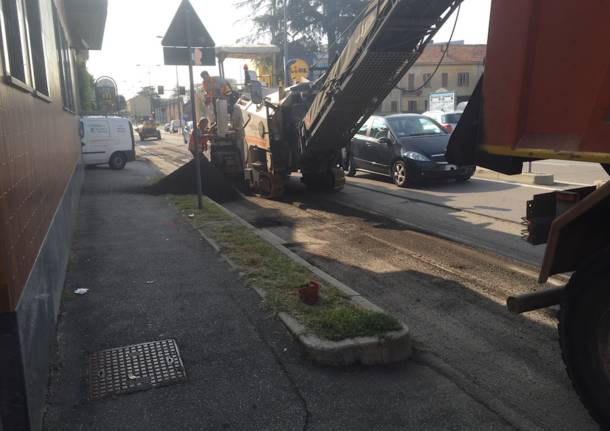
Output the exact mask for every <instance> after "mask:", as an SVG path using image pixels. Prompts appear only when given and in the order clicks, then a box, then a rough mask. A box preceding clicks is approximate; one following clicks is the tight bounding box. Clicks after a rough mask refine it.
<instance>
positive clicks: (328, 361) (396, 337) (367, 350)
mask: <svg viewBox="0 0 610 431" xmlns="http://www.w3.org/2000/svg"><path fill="white" fill-rule="evenodd" d="M204 199H206V200H207V201H208V202H210V203H211V204H212V205H215V206H216V207H218V208H219V209H221V210H222V211H223V212H225V213H226V214H227V215H228V216H229V217H231V218H232V219H234V220H235V221H237V222H238V223H240V224H242V225H243V226H245V227H247V228H248V229H250V230H252V231H253V232H254V233H255V234H256V235H257V236H259V237H260V238H261V239H263V240H264V241H266V242H267V243H269V244H270V245H272V246H273V247H274V248H276V249H277V250H278V251H280V252H282V253H283V254H284V255H286V256H287V257H288V258H290V259H292V260H293V261H295V262H296V263H298V264H300V265H303V266H305V267H306V268H307V269H308V270H310V271H311V272H312V273H314V274H315V275H316V276H318V277H320V279H322V280H323V281H325V282H327V283H328V284H330V285H331V286H333V287H335V288H336V289H338V290H339V291H340V292H342V293H343V294H344V295H345V296H346V297H347V298H348V299H349V300H350V301H351V302H352V303H353V304H355V305H358V306H359V307H361V308H363V309H365V310H370V311H378V312H384V310H383V309H382V308H380V307H378V306H377V305H375V304H373V303H372V302H370V301H369V300H367V299H366V298H364V297H363V296H361V295H360V294H359V293H358V292H356V291H355V290H353V289H351V288H350V287H348V286H347V285H345V284H343V283H341V282H340V281H339V280H337V279H336V278H334V277H333V276H331V275H330V274H327V273H326V272H324V271H322V270H320V269H319V268H317V267H315V266H313V265H312V264H310V263H309V262H307V261H306V260H305V259H303V258H302V257H301V256H299V255H297V254H296V253H294V252H293V251H291V250H289V249H288V248H286V247H285V246H284V245H283V243H284V241H283V240H282V239H281V238H279V237H278V236H276V235H275V234H273V233H271V232H269V231H264V230H261V229H257V228H255V227H254V226H252V225H251V224H250V223H248V222H247V221H246V220H244V219H242V218H241V217H239V216H238V215H237V214H235V213H233V212H232V211H230V210H228V209H227V208H225V207H223V206H222V205H220V204H218V203H216V202H214V201H213V200H211V199H209V198H208V197H206V196H204ZM203 237H204V238H205V239H206V240H207V241H212V243H213V246H214V245H216V247H218V245H217V244H216V243H215V242H214V241H213V240H211V238H208V237H207V236H206V235H203ZM216 247H214V248H216ZM219 253H221V252H220V251H219ZM221 254H222V253H221ZM223 257H224V255H223ZM251 287H253V286H251ZM254 290H255V291H256V293H258V295H259V296H260V297H261V298H262V299H265V296H266V293H265V292H264V291H263V290H262V289H258V288H254ZM278 317H279V318H280V320H281V322H282V323H283V324H284V326H285V327H286V328H287V329H288V331H289V332H290V333H291V334H292V336H293V337H294V338H295V339H296V340H297V341H298V342H299V343H300V344H301V345H302V346H303V347H304V348H305V350H306V352H307V354H308V355H309V356H310V357H311V358H312V359H313V360H314V361H315V362H317V363H319V364H322V365H333V366H346V365H351V364H354V363H361V364H363V365H378V364H390V363H395V362H400V361H404V360H406V359H408V358H410V357H411V354H412V352H413V346H412V342H411V334H410V332H409V328H408V327H407V325H405V324H404V323H402V322H400V323H401V326H402V329H400V330H398V331H389V332H386V333H385V334H383V335H380V336H375V337H356V338H348V339H345V340H341V341H330V340H326V339H322V338H320V337H318V336H316V335H314V334H312V333H310V332H309V331H308V330H307V328H306V327H305V326H304V325H302V324H301V323H299V322H298V321H297V320H296V319H295V318H293V317H292V316H290V315H289V314H287V313H285V312H280V313H278Z"/></svg>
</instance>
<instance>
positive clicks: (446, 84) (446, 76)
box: [441, 73, 449, 88]
mask: <svg viewBox="0 0 610 431" xmlns="http://www.w3.org/2000/svg"><path fill="white" fill-rule="evenodd" d="M442 79H443V84H442V85H441V86H442V87H443V88H447V87H449V74H448V73H443V78H442Z"/></svg>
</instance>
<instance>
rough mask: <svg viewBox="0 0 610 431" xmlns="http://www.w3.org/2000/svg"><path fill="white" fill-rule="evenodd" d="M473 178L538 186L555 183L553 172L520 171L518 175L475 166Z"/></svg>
mask: <svg viewBox="0 0 610 431" xmlns="http://www.w3.org/2000/svg"><path fill="white" fill-rule="evenodd" d="M474 177H475V178H483V179H487V180H502V181H508V182H513V183H521V184H535V185H539V186H552V185H554V184H555V177H554V176H553V174H543V173H527V172H526V173H522V174H518V175H504V174H500V173H498V172H495V171H491V170H489V169H482V168H477V170H476V171H475V174H474Z"/></svg>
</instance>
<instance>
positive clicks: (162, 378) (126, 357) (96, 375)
mask: <svg viewBox="0 0 610 431" xmlns="http://www.w3.org/2000/svg"><path fill="white" fill-rule="evenodd" d="M184 380H186V371H185V370H184V365H183V364H182V358H180V352H179V351H178V345H177V344H176V341H175V340H161V341H153V342H150V343H143V344H134V345H131V346H125V347H118V348H115V349H108V350H102V351H100V352H95V353H93V354H91V356H90V357H89V399H91V400H97V399H100V398H104V397H107V396H109V395H120V394H127V393H131V392H138V391H145V390H147V389H151V388H154V387H159V386H165V385H171V384H173V383H177V382H181V381H184Z"/></svg>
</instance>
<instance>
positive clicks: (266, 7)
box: [235, 0, 368, 60]
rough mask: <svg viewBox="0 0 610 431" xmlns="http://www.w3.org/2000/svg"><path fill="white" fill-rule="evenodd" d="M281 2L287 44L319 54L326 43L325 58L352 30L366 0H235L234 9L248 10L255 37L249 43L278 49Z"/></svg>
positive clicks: (331, 55) (338, 48)
mask: <svg viewBox="0 0 610 431" xmlns="http://www.w3.org/2000/svg"><path fill="white" fill-rule="evenodd" d="M284 1H286V2H287V3H286V9H287V18H288V29H287V38H288V41H300V42H301V43H303V44H304V45H305V46H307V47H310V48H315V49H316V50H318V51H321V47H322V45H323V44H324V42H326V43H327V44H328V55H329V59H331V60H332V59H333V58H334V57H335V56H336V55H337V54H338V53H339V52H340V51H341V49H342V47H343V45H344V44H345V42H346V41H347V39H348V38H349V36H350V35H351V31H353V28H354V27H355V26H354V25H353V24H354V21H355V20H356V18H357V17H359V14H360V13H361V11H362V10H363V9H364V7H365V6H366V4H367V3H368V0H238V1H237V2H236V3H235V5H236V6H237V7H248V8H250V9H251V10H252V11H253V12H254V13H255V16H254V18H252V21H253V23H254V28H255V30H256V32H255V34H254V35H253V36H251V37H249V38H248V39H249V40H250V41H255V40H260V39H262V38H265V39H267V40H270V42H271V43H273V44H274V45H278V46H282V45H283V39H284V31H285V29H284V12H283V8H284V3H283V2H284Z"/></svg>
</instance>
